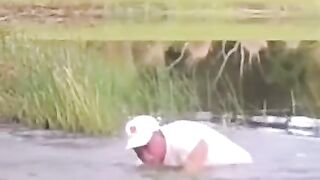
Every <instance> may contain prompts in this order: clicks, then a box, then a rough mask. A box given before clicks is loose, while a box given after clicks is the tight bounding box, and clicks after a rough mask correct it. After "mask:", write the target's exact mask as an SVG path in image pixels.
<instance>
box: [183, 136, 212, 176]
mask: <svg viewBox="0 0 320 180" xmlns="http://www.w3.org/2000/svg"><path fill="white" fill-rule="evenodd" d="M207 156H208V144H207V143H206V142H205V141H204V140H201V141H199V143H198V144H197V145H196V147H195V148H194V149H193V150H192V151H191V153H190V154H189V155H188V157H187V159H186V162H185V164H184V165H183V169H184V171H186V172H187V173H195V172H197V171H199V170H201V169H202V167H203V166H204V163H205V161H206V160H207Z"/></svg>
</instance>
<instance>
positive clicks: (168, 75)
mask: <svg viewBox="0 0 320 180" xmlns="http://www.w3.org/2000/svg"><path fill="white" fill-rule="evenodd" d="M0 4H2V5H3V7H0V11H1V10H3V9H4V10H5V11H1V12H3V14H2V16H1V18H0V22H1V23H2V24H3V26H2V27H1V29H0V37H1V38H0V40H1V41H0V83H1V84H0V107H1V108H0V116H5V117H8V118H15V119H16V120H19V121H21V122H23V123H27V124H29V125H31V126H35V127H41V128H50V129H65V130H68V131H73V132H74V131H81V132H85V133H89V134H96V133H103V134H109V135H110V134H113V133H115V132H116V131H115V130H116V129H118V128H119V127H120V126H121V125H122V122H123V120H126V119H127V117H128V116H130V115H133V114H141V113H151V114H160V115H164V114H165V115H167V116H171V115H172V116H175V115H178V114H181V113H185V112H190V111H198V110H206V111H213V112H215V113H218V114H227V113H234V114H246V113H248V111H257V110H260V109H262V108H266V109H270V108H271V109H272V108H274V109H283V108H289V109H292V112H293V113H299V110H297V109H296V106H302V107H304V108H306V110H303V113H304V114H310V115H313V116H317V115H319V113H320V112H319V110H318V109H319V102H320V96H319V93H318V92H319V89H320V87H319V83H318V80H317V78H315V77H317V76H318V70H319V63H318V62H319V58H318V51H319V47H320V46H319V43H318V42H313V41H303V42H300V43H298V44H296V46H295V45H294V46H291V45H290V46H289V44H288V43H286V41H262V39H266V40H268V39H281V40H292V39H294V40H296V39H306V40H307V39H318V38H319V37H318V36H319V33H318V29H319V25H318V23H316V22H317V19H318V17H319V15H320V14H319V11H318V10H317V9H318V8H319V7H320V3H319V2H318V1H317V0H309V1H304V2H302V1H292V0H281V1H279V0H277V1H276V0H274V1H265V0H245V1H243V0H241V1H240V0H224V1H208V0H200V1H191V0H185V1H178V0H177V1H159V0H151V1H145V0H137V1H133V0H120V1H119V0H117V1H104V0H92V1H90V2H89V3H88V1H86V0H79V1H78V0H69V1H61V0H50V1H49V0H28V1H22V0H14V1H7V0H0ZM1 8H2V9H1ZM75 12H78V14H81V15H76V14H75ZM17 22H18V23H17ZM212 39H223V40H225V39H227V40H234V41H218V40H216V41H211V40H212ZM249 39H259V41H258V40H257V41H246V40H249ZM150 40H153V41H152V42H156V43H154V44H153V43H151V44H149V42H148V41H150ZM195 41H198V43H196V42H195ZM114 42H115V43H114ZM119 42H120V44H121V43H123V44H122V45H119V44H117V43H119ZM136 42H138V43H136ZM139 42H140V43H139ZM139 44H140V45H139ZM155 59H157V60H155ZM173 65H174V66H173ZM291 106H292V107H291Z"/></svg>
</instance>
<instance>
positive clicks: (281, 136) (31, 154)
mask: <svg viewBox="0 0 320 180" xmlns="http://www.w3.org/2000/svg"><path fill="white" fill-rule="evenodd" d="M9 128H10V127H5V126H1V131H2V132H10V130H8V129H9ZM219 130H220V131H221V132H222V133H224V134H226V135H227V136H228V137H229V138H231V139H232V140H234V141H235V142H237V143H238V144H240V145H241V146H243V147H245V148H246V149H247V150H248V151H249V152H250V153H251V154H252V156H253V159H254V163H253V164H250V165H234V166H224V167H214V168H211V169H206V170H204V171H203V172H202V173H200V174H198V175H195V176H189V175H186V174H184V173H182V172H180V171H179V169H172V168H157V169H156V168H150V167H145V166H135V163H134V162H135V157H134V154H133V152H131V151H126V150H125V149H124V145H125V140H124V139H123V138H116V139H105V138H96V137H73V138H68V137H66V138H61V136H60V137H59V138H53V137H50V138H46V137H48V136H42V137H43V138H38V139H37V138H30V137H31V136H19V135H17V134H19V133H18V132H17V133H14V134H12V135H10V134H9V133H3V134H1V135H0V143H1V145H2V146H1V147H0V158H1V161H0V170H1V175H0V178H4V179H12V180H18V179H34V178H35V177H37V179H46V180H48V179H49V180H50V179H78V180H82V179H95V180H100V179H101V180H102V179H106V178H108V179H109V178H110V179H128V177H130V178H131V179H134V180H146V179H148V180H160V179H162V180H176V179H190V180H209V179H213V178H214V179H230V180H233V179H292V178H293V179H319V178H320V173H319V172H320V167H319V165H318V164H319V163H318V162H319V161H320V154H319V152H320V139H316V138H310V137H309V138H308V137H295V136H290V135H287V134H285V133H284V132H280V133H279V132H271V131H266V129H246V128H241V129H239V128H237V129H232V128H231V129H220V128H219ZM15 131H19V129H16V130H15ZM36 133H37V135H36V136H41V135H39V132H36ZM44 133H46V134H49V133H50V132H44ZM29 134H32V131H30V132H29ZM57 139H60V141H61V142H63V143H64V144H65V146H64V145H63V144H56V143H53V142H55V141H56V140H57ZM80 141H81V143H82V147H81V148H79V147H77V146H69V145H68V144H72V143H76V142H80ZM85 145H87V146H85ZM22 149H23V151H21V150H22ZM74 172H77V173H76V174H75V173H74Z"/></svg>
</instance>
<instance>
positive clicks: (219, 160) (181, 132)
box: [161, 120, 252, 166]
mask: <svg viewBox="0 0 320 180" xmlns="http://www.w3.org/2000/svg"><path fill="white" fill-rule="evenodd" d="M161 131H162V133H163V135H164V137H165V139H166V146H167V147H166V148H167V151H166V156H165V159H164V165H167V166H181V165H183V163H184V161H185V160H186V158H187V157H188V155H189V153H190V152H191V151H192V150H193V148H194V147H195V146H196V145H197V144H198V143H199V142H200V140H201V139H203V140H204V141H205V142H206V143H207V144H208V156H207V160H206V163H205V164H206V166H211V165H229V164H242V163H251V162H252V158H251V156H250V154H249V153H248V152H247V151H246V150H244V149H243V148H242V147H240V146H239V145H237V144H235V143H233V142H232V141H231V140H229V139H228V138H227V137H225V136H224V135H222V134H220V133H219V132H217V131H216V130H214V129H213V128H211V127H209V126H207V125H204V124H201V123H198V122H194V121H186V120H180V121H175V122H172V123H169V124H167V125H164V126H162V127H161Z"/></svg>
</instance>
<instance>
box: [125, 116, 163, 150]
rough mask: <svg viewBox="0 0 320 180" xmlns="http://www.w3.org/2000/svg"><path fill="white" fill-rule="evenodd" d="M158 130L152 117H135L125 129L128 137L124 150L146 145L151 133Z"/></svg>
mask: <svg viewBox="0 0 320 180" xmlns="http://www.w3.org/2000/svg"><path fill="white" fill-rule="evenodd" d="M159 129H160V125H159V122H158V120H157V119H156V118H154V117H153V116H149V115H139V116H135V117H134V118H133V119H131V120H130V121H128V122H127V124H126V127H125V130H126V133H127V136H128V141H127V145H126V149H132V148H136V147H140V146H144V145H146V144H148V142H149V141H150V139H151V137H152V135H153V132H155V131H157V130H159Z"/></svg>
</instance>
